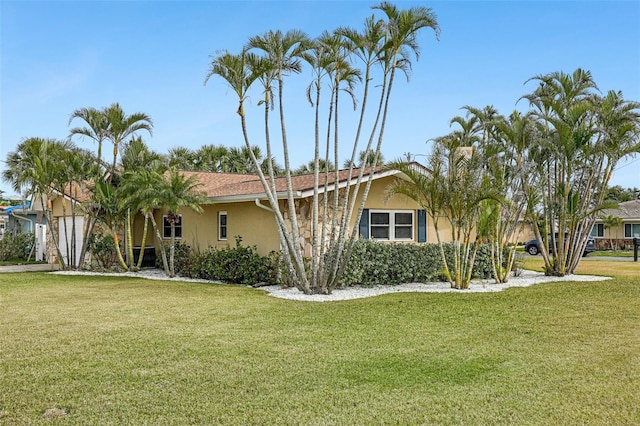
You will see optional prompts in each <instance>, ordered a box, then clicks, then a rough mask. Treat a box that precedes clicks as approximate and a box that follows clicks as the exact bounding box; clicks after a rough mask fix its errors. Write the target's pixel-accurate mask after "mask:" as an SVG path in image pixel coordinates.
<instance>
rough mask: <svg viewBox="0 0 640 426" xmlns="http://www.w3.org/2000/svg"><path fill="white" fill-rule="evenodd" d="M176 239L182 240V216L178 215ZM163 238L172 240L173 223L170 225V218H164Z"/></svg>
mask: <svg viewBox="0 0 640 426" xmlns="http://www.w3.org/2000/svg"><path fill="white" fill-rule="evenodd" d="M175 228H176V238H182V215H178V220H176V224H175ZM162 238H171V223H169V216H167V215H165V216H162Z"/></svg>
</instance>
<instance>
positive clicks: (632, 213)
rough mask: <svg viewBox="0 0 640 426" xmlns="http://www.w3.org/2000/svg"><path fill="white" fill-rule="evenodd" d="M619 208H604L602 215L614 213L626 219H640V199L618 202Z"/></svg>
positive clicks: (613, 214)
mask: <svg viewBox="0 0 640 426" xmlns="http://www.w3.org/2000/svg"><path fill="white" fill-rule="evenodd" d="M618 206H619V207H620V208H619V209H606V210H603V212H602V215H603V216H608V215H612V216H614V217H621V218H622V219H623V220H624V219H637V220H640V200H631V201H624V202H622V203H620V204H618Z"/></svg>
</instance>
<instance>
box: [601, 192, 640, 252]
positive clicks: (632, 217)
mask: <svg viewBox="0 0 640 426" xmlns="http://www.w3.org/2000/svg"><path fill="white" fill-rule="evenodd" d="M618 206H619V208H618V209H607V210H604V211H603V212H602V214H601V217H600V218H598V219H596V223H595V225H593V228H592V230H591V236H592V237H594V238H595V239H596V245H597V247H598V248H599V249H608V248H611V247H610V244H611V241H613V242H614V244H615V245H616V247H617V248H620V249H626V248H631V247H632V246H633V238H640V200H631V201H625V202H622V203H620V204H619V205H618ZM609 215H612V216H614V217H619V218H621V219H622V224H621V225H620V226H617V227H613V228H607V227H606V225H605V224H604V221H603V220H602V217H607V216H609Z"/></svg>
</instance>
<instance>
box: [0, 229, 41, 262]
mask: <svg viewBox="0 0 640 426" xmlns="http://www.w3.org/2000/svg"><path fill="white" fill-rule="evenodd" d="M34 244H35V236H34V234H32V233H30V232H24V233H17V234H16V233H13V232H10V233H7V234H5V235H4V236H3V238H2V239H1V240H0V261H5V260H8V259H20V260H27V259H28V258H29V254H31V250H32V249H33V245H34Z"/></svg>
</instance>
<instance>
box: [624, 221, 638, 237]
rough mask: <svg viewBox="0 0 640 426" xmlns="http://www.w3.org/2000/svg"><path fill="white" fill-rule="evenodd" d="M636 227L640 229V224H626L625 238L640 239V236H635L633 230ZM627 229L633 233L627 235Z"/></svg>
mask: <svg viewBox="0 0 640 426" xmlns="http://www.w3.org/2000/svg"><path fill="white" fill-rule="evenodd" d="M634 227H637V228H640V223H625V224H624V237H625V238H638V237H640V234H638V235H634V234H633V228H634ZM627 229H629V231H631V232H630V233H629V234H627Z"/></svg>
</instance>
